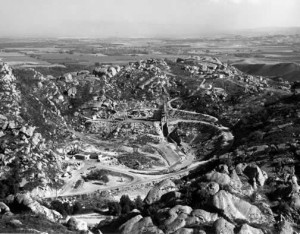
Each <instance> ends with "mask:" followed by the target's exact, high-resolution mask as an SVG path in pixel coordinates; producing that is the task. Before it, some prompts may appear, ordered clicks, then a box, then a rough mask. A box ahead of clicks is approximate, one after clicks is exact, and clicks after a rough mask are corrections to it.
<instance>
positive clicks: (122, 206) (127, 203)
mask: <svg viewBox="0 0 300 234" xmlns="http://www.w3.org/2000/svg"><path fill="white" fill-rule="evenodd" d="M103 206H107V208H108V212H107V213H108V214H109V215H114V216H121V215H126V214H128V213H130V212H131V211H132V210H133V209H138V210H140V211H143V209H144V202H143V200H142V198H141V197H140V196H138V197H137V198H136V199H134V200H131V199H130V198H129V196H128V195H123V196H122V197H121V198H120V201H119V202H117V201H109V202H107V201H103V202H101V203H97V204H94V203H93V205H92V206H91V205H87V206H86V207H85V208H84V206H83V205H82V204H81V203H80V202H75V203H74V204H73V205H71V204H70V203H69V202H61V201H59V200H54V201H52V202H51V203H50V207H49V208H51V209H54V210H56V211H58V212H59V213H61V214H62V215H63V216H67V215H73V214H80V213H86V212H90V211H91V210H93V211H95V212H99V207H103Z"/></svg>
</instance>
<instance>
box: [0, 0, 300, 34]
mask: <svg viewBox="0 0 300 234" xmlns="http://www.w3.org/2000/svg"><path fill="white" fill-rule="evenodd" d="M0 3H1V6H0V37H5V36H54V37H56V36H58V37H67V36H75V37H109V36H119V37H147V36H173V35H175V36H183V37H185V36H198V35H201V34H205V33H212V32H223V31H228V30H236V29H243V28H260V27H290V26H300V0H0Z"/></svg>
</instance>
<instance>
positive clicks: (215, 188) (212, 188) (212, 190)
mask: <svg viewBox="0 0 300 234" xmlns="http://www.w3.org/2000/svg"><path fill="white" fill-rule="evenodd" d="M206 189H207V191H208V194H210V195H212V196H213V195H215V194H216V193H217V192H219V190H220V186H219V184H218V183H216V182H210V183H209V184H208V185H207V187H206Z"/></svg>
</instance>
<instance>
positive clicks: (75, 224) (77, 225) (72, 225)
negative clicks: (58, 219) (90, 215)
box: [67, 217, 88, 231]
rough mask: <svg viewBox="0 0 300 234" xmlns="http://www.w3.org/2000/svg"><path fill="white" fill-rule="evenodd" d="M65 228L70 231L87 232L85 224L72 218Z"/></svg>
mask: <svg viewBox="0 0 300 234" xmlns="http://www.w3.org/2000/svg"><path fill="white" fill-rule="evenodd" d="M67 226H68V228H69V229H70V230H72V231H88V226H87V223H86V222H85V221H82V220H78V219H76V218H74V217H71V218H70V219H69V220H68V222H67Z"/></svg>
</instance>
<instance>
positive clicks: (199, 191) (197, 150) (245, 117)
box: [0, 56, 300, 234]
mask: <svg viewBox="0 0 300 234" xmlns="http://www.w3.org/2000/svg"><path fill="white" fill-rule="evenodd" d="M0 83H1V85H0V88H1V90H0V100H1V104H0V127H1V128H0V163H1V164H0V167H1V170H0V179H1V180H0V182H1V183H0V198H1V200H2V201H3V203H0V208H1V213H2V214H3V216H2V217H3V220H4V221H3V222H2V223H1V224H3V225H4V226H5V227H6V228H7V230H8V231H9V230H10V229H11V228H12V227H13V228H15V229H18V230H19V231H22V228H26V230H29V229H31V228H32V229H35V228H36V226H35V225H34V223H35V222H37V220H39V219H41V220H43V221H45V222H47V224H45V225H46V226H47V227H49V228H48V229H41V228H37V230H40V231H46V232H50V233H51V228H53V229H52V231H53V230H54V229H55V228H57V230H59V232H62V233H64V232H65V233H68V232H69V231H68V230H67V229H66V227H68V228H69V230H70V231H71V230H73V231H86V232H88V227H87V225H86V223H82V222H81V221H78V220H76V219H70V220H69V221H68V222H64V224H65V226H62V225H58V226H55V225H56V224H55V223H57V222H58V220H62V216H61V214H59V213H57V212H56V211H53V210H52V209H51V208H56V210H59V209H58V208H57V207H53V206H52V207H51V206H50V205H49V204H46V203H43V204H44V205H41V203H40V202H37V201H36V199H37V198H38V197H41V198H42V197H45V196H48V197H54V196H55V195H54V194H55V193H57V191H59V190H60V188H61V186H64V188H66V189H68V187H72V186H73V185H72V184H64V183H67V182H66V181H68V180H66V179H65V177H69V176H70V177H71V181H72V183H74V184H75V182H76V184H77V182H78V181H79V182H80V183H79V184H81V186H82V184H84V183H85V182H84V181H82V180H80V178H81V176H80V175H79V172H75V173H77V174H78V178H79V179H76V180H75V178H77V177H74V178H73V180H72V173H71V172H70V171H71V169H70V168H71V166H70V165H71V164H72V163H70V160H75V156H77V157H81V158H85V157H86V156H87V155H85V154H80V153H81V152H83V151H84V148H88V147H87V145H89V147H90V148H91V145H92V146H93V147H94V148H96V147H99V145H101V147H102V148H106V149H105V152H109V153H110V154H109V155H110V157H114V153H113V152H112V151H113V150H114V149H113V148H114V147H115V148H116V152H117V156H116V157H115V158H114V159H115V161H112V162H111V164H113V166H117V165H119V164H121V166H122V168H121V169H122V170H121V171H122V173H124V170H127V171H128V172H129V173H131V174H130V175H132V176H134V174H133V173H144V174H146V173H147V172H149V171H147V170H150V169H151V168H153V167H157V168H163V166H164V165H165V164H170V167H169V168H168V169H167V170H162V171H159V173H157V171H158V170H156V171H155V172H156V173H157V174H159V175H160V174H162V175H165V176H166V177H167V176H168V173H175V174H174V176H173V175H172V176H170V177H169V178H168V179H167V180H162V179H161V181H157V184H156V185H154V186H153V187H151V189H150V191H149V193H148V195H147V196H146V198H145V199H144V201H143V202H142V201H141V202H140V203H142V204H140V206H136V207H135V208H138V210H137V209H135V210H134V206H129V207H127V208H126V209H125V210H126V212H123V214H122V215H121V216H119V217H114V219H112V220H111V219H110V220H105V221H104V222H100V223H99V224H98V225H97V227H95V228H94V229H92V230H91V231H93V232H95V233H97V232H99V230H101V231H102V232H103V233H169V234H171V233H176V234H179V233H239V234H246V233H270V234H271V233H282V234H283V233H293V232H294V233H296V232H297V231H298V230H299V229H298V225H299V218H298V217H299V213H298V211H299V186H298V183H297V178H298V177H299V176H300V172H299V166H298V157H299V152H300V144H299V136H300V135H299V134H300V133H299V129H298V127H299V126H298V125H299V120H298V119H299V113H300V112H299V111H300V109H299V108H300V107H299V105H298V99H299V96H298V95H294V94H292V93H291V92H290V85H289V83H288V82H283V81H280V80H277V81H276V80H271V79H268V78H264V77H261V76H255V75H249V74H246V73H243V72H241V71H239V70H238V69H237V68H235V67H233V66H230V65H228V64H226V63H222V62H221V61H219V60H218V59H217V58H210V57H197V56H196V57H193V58H187V59H181V58H179V59H177V60H176V61H170V60H159V59H157V60H156V59H149V60H142V61H138V62H135V63H129V64H128V65H124V66H117V65H100V66H97V67H95V68H93V70H91V71H88V70H81V71H74V72H69V73H65V74H60V75H56V77H54V76H51V75H47V76H44V75H43V74H41V73H40V72H38V71H36V70H34V69H17V70H15V71H12V70H11V69H10V68H9V67H8V66H7V65H6V64H5V63H1V77H0ZM169 143H170V144H172V147H174V148H175V152H179V153H180V154H178V155H179V156H180V157H179V156H178V155H177V154H173V155H172V157H173V158H172V157H170V158H167V159H166V160H162V159H161V155H164V154H163V153H164V152H163V150H165V152H167V153H170V152H171V151H170V149H168V148H166V147H163V146H165V145H167V144H169ZM74 144H76V147H75V146H74V147H73V145H74ZM163 144H165V145H163ZM159 147H160V148H159ZM129 149H130V150H129ZM126 150H127V151H126ZM97 152H98V151H97ZM153 152H154V153H153ZM88 153H89V154H90V155H93V154H92V153H91V152H90V151H88ZM151 153H152V154H151ZM95 155H96V156H97V161H98V162H99V161H101V160H100V156H99V155H98V154H95V153H94V156H95ZM149 155H152V156H151V157H150V156H149ZM153 155H154V156H155V157H154V156H153ZM182 155H183V156H184V155H187V156H186V157H183V156H182ZM191 155H192V157H191ZM188 156H189V157H188ZM105 160H107V159H105ZM180 160H181V161H184V160H186V162H187V163H190V164H186V166H185V165H182V166H181V167H179V169H178V170H179V171H176V166H177V165H180V163H178V161H180ZM165 161H166V162H165ZM95 162H96V160H95ZM76 163H77V164H76ZM99 163H102V162H99ZM173 163H174V164H173ZM194 163H196V165H199V166H198V167H196V166H194ZM197 163H198V164H197ZM83 164H84V163H82V164H80V163H79V164H78V162H77V161H76V162H73V164H72V165H74V167H76V168H77V169H76V170H80V169H78V168H84V166H82V165H83ZM101 165H102V164H101ZM103 165H106V166H107V167H108V166H111V165H107V164H105V162H103ZM171 165H173V166H171ZM192 165H193V166H194V167H191V166H192ZM67 168H68V169H67ZM124 168H125V169H124ZM191 168H193V170H192V169H191ZM90 169H91V168H88V169H87V170H90ZM76 170H75V171H76ZM82 170H83V169H82ZM110 170H111V168H110ZM142 170H144V171H142ZM180 170H182V171H180ZM180 172H182V173H180ZM183 172H184V173H183ZM176 173H178V174H176ZM183 174H185V175H186V174H188V175H186V176H184V177H182V175H183ZM175 175H176V176H175ZM179 175H180V176H179ZM161 178H162V177H161ZM174 178H180V179H176V180H175V179H174ZM121 182H122V181H121ZM70 183H71V182H70ZM149 184H150V185H152V184H151V183H149ZM78 186H79V185H78ZM108 188H109V187H108ZM79 190H80V188H79V189H77V190H76V191H77V192H78V191H79ZM114 202H116V201H114ZM114 204H115V205H116V203H114ZM116 206H117V205H116ZM18 207H21V208H22V209H23V210H25V211H26V212H30V214H31V216H30V217H31V218H28V219H27V221H28V220H29V221H28V223H29V224H28V225H27V224H26V225H27V226H26V225H25V223H26V222H27V221H26V219H25V218H24V217H23V216H22V215H21V214H20V210H18ZM127 211H128V212H127ZM40 216H41V217H40ZM11 217H13V218H14V219H15V220H16V221H14V222H12V221H11ZM18 221H19V222H18ZM62 222H63V221H62ZM20 223H21V224H20ZM50 224H53V225H54V226H53V227H50V226H51V225H50ZM48 225H50V226H48ZM49 230H50V231H49Z"/></svg>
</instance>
